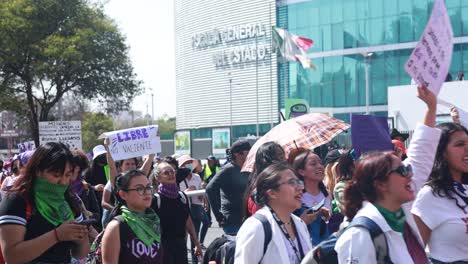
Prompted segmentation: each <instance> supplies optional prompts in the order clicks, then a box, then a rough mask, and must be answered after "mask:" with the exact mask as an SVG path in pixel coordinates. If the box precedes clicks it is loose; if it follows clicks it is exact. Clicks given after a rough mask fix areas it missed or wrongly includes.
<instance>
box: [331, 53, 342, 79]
mask: <svg viewBox="0 0 468 264" xmlns="http://www.w3.org/2000/svg"><path fill="white" fill-rule="evenodd" d="M330 63H331V64H332V67H331V73H332V74H333V80H343V79H344V75H343V70H344V69H343V57H342V56H337V57H331V58H330Z"/></svg>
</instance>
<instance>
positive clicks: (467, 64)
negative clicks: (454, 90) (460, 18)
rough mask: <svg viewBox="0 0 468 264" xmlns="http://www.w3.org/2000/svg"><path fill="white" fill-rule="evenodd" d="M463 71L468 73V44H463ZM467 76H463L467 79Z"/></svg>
mask: <svg viewBox="0 0 468 264" xmlns="http://www.w3.org/2000/svg"><path fill="white" fill-rule="evenodd" d="M462 48H463V71H464V72H465V74H468V44H463V45H462ZM467 79H468V78H465V80H467Z"/></svg>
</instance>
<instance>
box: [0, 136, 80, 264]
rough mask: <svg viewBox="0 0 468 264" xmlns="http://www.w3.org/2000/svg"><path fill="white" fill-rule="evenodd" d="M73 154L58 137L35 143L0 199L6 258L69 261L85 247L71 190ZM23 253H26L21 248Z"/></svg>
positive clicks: (0, 231) (1, 242)
mask: <svg viewBox="0 0 468 264" xmlns="http://www.w3.org/2000/svg"><path fill="white" fill-rule="evenodd" d="M72 173H73V155H72V154H71V152H70V150H69V149H68V147H67V146H65V145H64V144H62V143H56V142H53V143H47V144H45V145H43V146H40V147H39V148H37V149H36V151H35V152H34V154H33V155H32V157H31V158H30V160H29V161H28V164H27V166H26V171H25V173H24V175H22V176H20V178H18V180H17V181H16V182H15V185H14V186H13V188H12V189H11V190H9V191H8V193H7V195H6V196H5V197H4V199H3V200H2V202H1V203H0V238H1V239H0V245H1V248H2V253H3V256H4V258H5V261H6V262H7V263H9V264H10V263H70V261H71V257H72V256H73V257H74V258H76V259H81V258H84V257H85V256H86V255H87V254H88V252H89V240H88V228H87V226H86V225H81V224H79V223H78V222H80V221H81V220H82V219H83V216H82V215H81V212H80V209H79V206H78V204H76V202H75V201H76V200H75V199H74V198H73V194H72V193H71V192H70V188H69V183H70V178H71V176H72ZM25 253H26V254H25Z"/></svg>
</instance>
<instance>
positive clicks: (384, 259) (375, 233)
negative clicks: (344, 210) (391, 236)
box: [348, 216, 393, 264]
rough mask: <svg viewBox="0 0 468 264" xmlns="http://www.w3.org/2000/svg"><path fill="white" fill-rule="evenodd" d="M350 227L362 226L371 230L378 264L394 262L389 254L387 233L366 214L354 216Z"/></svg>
mask: <svg viewBox="0 0 468 264" xmlns="http://www.w3.org/2000/svg"><path fill="white" fill-rule="evenodd" d="M350 227H362V228H365V229H367V230H368V231H369V234H370V236H371V238H372V242H373V243H374V247H375V255H376V257H377V263H378V264H392V263H393V262H392V260H391V259H390V256H389V255H388V252H389V251H388V243H387V238H386V237H385V234H384V233H383V231H382V229H381V228H380V227H379V225H377V224H376V223H375V222H374V221H372V220H371V219H370V218H368V217H365V216H360V217H356V218H354V219H353V220H352V221H351V223H350V224H349V226H348V228H350Z"/></svg>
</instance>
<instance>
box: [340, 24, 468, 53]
mask: <svg viewBox="0 0 468 264" xmlns="http://www.w3.org/2000/svg"><path fill="white" fill-rule="evenodd" d="M343 27H344V28H343V41H344V48H355V47H356V45H357V35H358V34H357V23H356V22H355V21H349V22H346V23H344V26H343ZM467 30H468V29H467Z"/></svg>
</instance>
